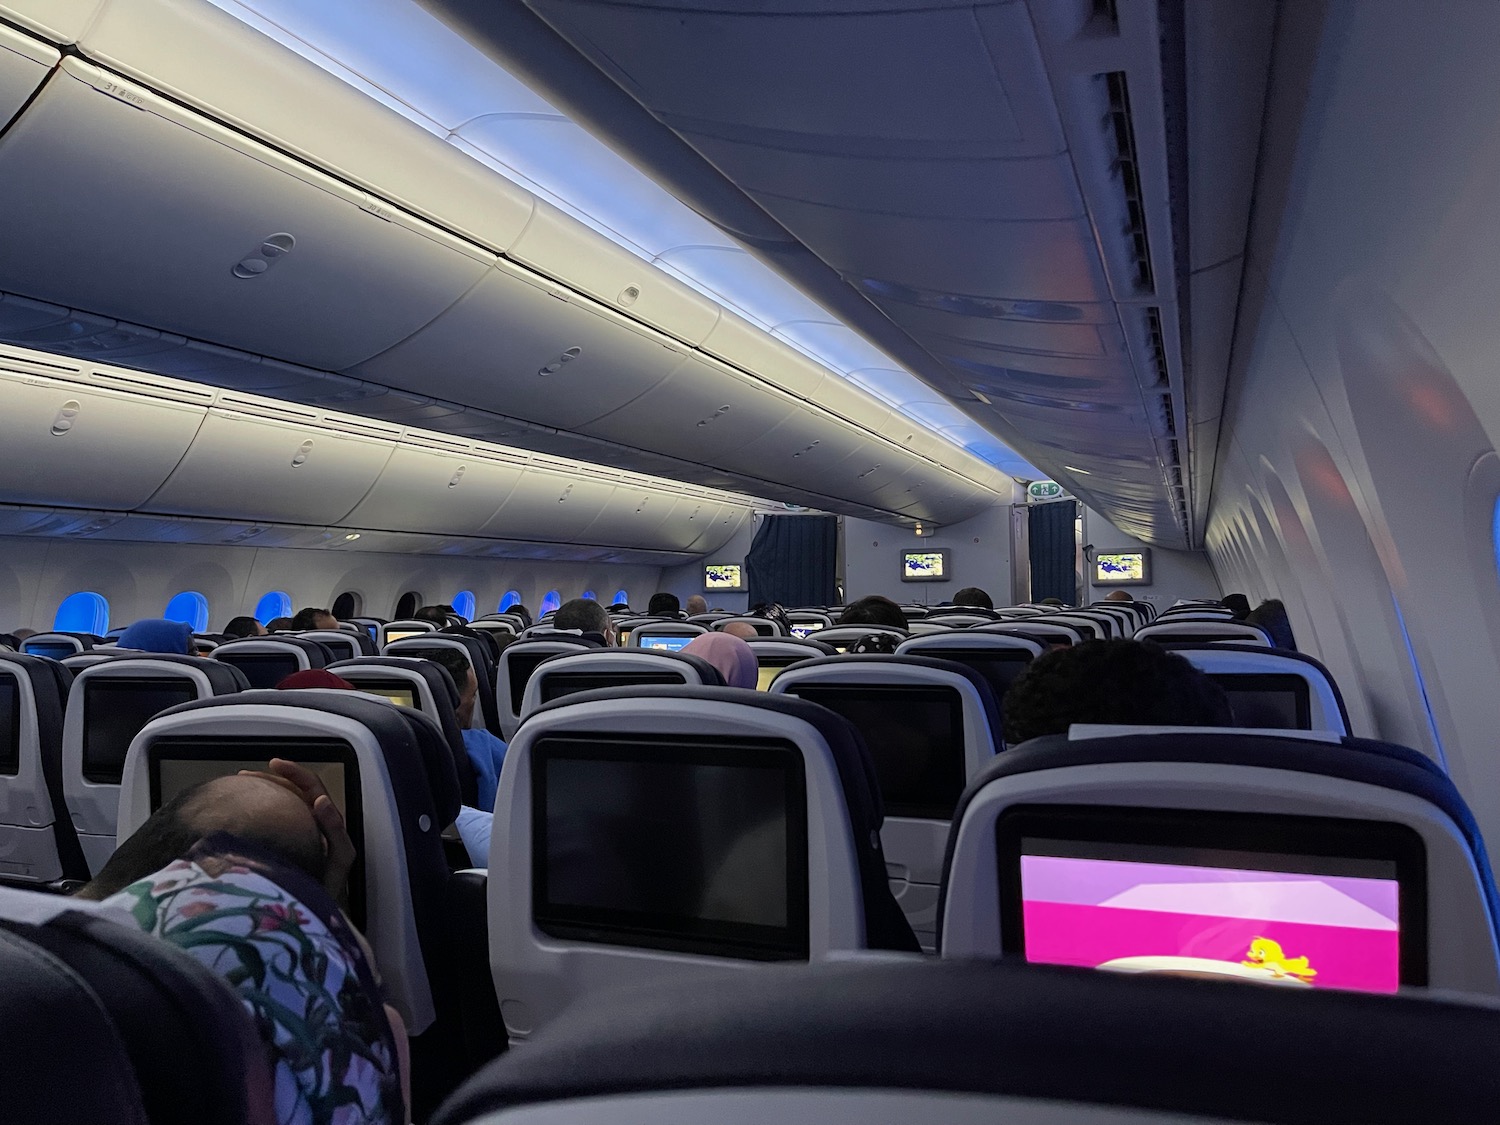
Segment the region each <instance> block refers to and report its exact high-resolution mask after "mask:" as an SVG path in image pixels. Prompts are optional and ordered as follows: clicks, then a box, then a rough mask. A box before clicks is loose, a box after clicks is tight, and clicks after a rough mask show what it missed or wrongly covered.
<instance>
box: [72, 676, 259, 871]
mask: <svg viewBox="0 0 1500 1125" xmlns="http://www.w3.org/2000/svg"><path fill="white" fill-rule="evenodd" d="M249 687H250V685H249V683H248V682H246V680H245V676H244V673H242V672H241V671H240V670H239V669H238V668H236V667H234V666H233V665H230V664H221V663H219V662H218V661H215V660H202V659H199V658H198V657H196V656H176V655H170V654H166V653H136V654H132V655H129V656H124V657H117V658H116V659H114V660H107V661H105V662H104V663H102V664H97V665H94V666H92V667H89V668H85V669H83V670H82V671H81V672H79V673H78V675H77V676H76V677H75V678H74V680H73V686H72V688H71V690H70V691H69V692H68V705H67V711H66V714H65V717H64V719H63V742H62V768H63V792H64V794H65V796H66V799H67V803H68V811H69V813H71V814H72V818H73V825H74V827H75V828H76V829H77V831H78V842H79V845H80V846H81V847H82V848H83V855H84V859H85V860H86V861H87V862H88V868H89V873H90V874H91V875H97V874H99V871H100V869H101V868H102V867H103V866H104V864H105V863H106V862H107V861H108V859H109V857H110V855H111V854H112V853H113V852H114V850H115V836H116V831H117V827H118V826H117V824H116V816H117V814H118V812H119V807H120V779H121V776H122V775H123V773H124V770H125V755H126V752H127V751H129V749H130V744H131V742H132V741H133V740H134V739H135V736H136V735H138V734H140V732H141V729H142V728H143V727H144V726H145V725H146V723H147V722H149V721H150V720H151V718H152V717H153V716H155V715H157V714H159V713H160V712H162V711H165V710H166V709H167V708H169V707H175V706H177V705H178V704H179V703H187V702H189V701H191V700H194V699H211V698H213V697H214V696H216V695H232V694H234V693H235V692H240V691H246V690H248V689H249Z"/></svg>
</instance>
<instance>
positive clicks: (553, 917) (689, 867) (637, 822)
mask: <svg viewBox="0 0 1500 1125" xmlns="http://www.w3.org/2000/svg"><path fill="white" fill-rule="evenodd" d="M532 776H533V807H532V816H533V824H532V831H533V848H534V865H533V911H534V914H535V916H536V923H537V925H538V927H539V928H541V929H542V930H543V931H544V932H546V933H549V934H553V935H554V936H559V937H571V938H577V939H579V940H584V941H597V942H606V943H609V944H613V945H633V946H641V947H644V948H650V949H672V950H680V951H688V952H700V953H708V954H712V955H717V956H726V957H739V958H750V959H755V960H794V959H805V958H806V957H807V814H806V797H805V787H804V780H803V772H802V758H801V755H800V754H798V753H797V752H796V751H795V750H794V749H793V748H791V747H790V746H787V745H786V744H784V743H770V742H756V743H754V744H750V743H743V744H736V743H733V742H728V743H726V742H722V741H719V742H716V743H715V744H714V745H711V746H709V745H703V744H701V743H697V742H696V741H695V742H693V743H687V742H664V741H661V740H650V741H641V742H635V741H630V740H625V739H608V738H597V737H590V738H587V739H583V738H579V739H562V738H559V739H549V740H546V741H544V742H543V743H541V744H540V745H539V746H538V747H537V748H536V750H535V751H534V756H533V775H532Z"/></svg>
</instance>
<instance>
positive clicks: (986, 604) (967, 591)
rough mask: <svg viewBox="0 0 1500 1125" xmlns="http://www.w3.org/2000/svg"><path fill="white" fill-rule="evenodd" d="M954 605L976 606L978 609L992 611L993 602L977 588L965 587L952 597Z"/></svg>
mask: <svg viewBox="0 0 1500 1125" xmlns="http://www.w3.org/2000/svg"><path fill="white" fill-rule="evenodd" d="M953 604H954V605H977V606H978V607H979V608H980V609H994V608H995V602H994V599H993V598H991V597H990V596H989V595H988V594H986V593H985V592H984V591H983V590H981V589H980V588H979V587H978V586H965V587H964V588H963V589H962V590H960V591H959V592H958V593H956V594H954V595H953Z"/></svg>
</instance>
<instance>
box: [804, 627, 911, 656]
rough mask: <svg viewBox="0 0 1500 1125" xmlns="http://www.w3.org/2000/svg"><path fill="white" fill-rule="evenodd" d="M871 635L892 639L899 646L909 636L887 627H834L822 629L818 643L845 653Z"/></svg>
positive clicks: (904, 631) (902, 630) (901, 630)
mask: <svg viewBox="0 0 1500 1125" xmlns="http://www.w3.org/2000/svg"><path fill="white" fill-rule="evenodd" d="M871 633H878V634H880V635H882V636H887V637H891V638H892V639H894V640H895V641H896V643H898V644H899V643H900V642H902V641H904V640H906V638H907V635H908V634H907V632H906V630H905V629H892V628H890V627H889V626H886V625H834V626H833V627H831V628H828V629H820V630H819V631H818V641H819V642H820V643H821V644H825V645H831V646H832V647H833V648H835V649H837V650H838V651H839V652H844V651H846V650H847V649H848V648H849V646H850V645H852V644H854V642H855V641H858V640H860V639H861V638H863V637H868V636H869V635H870V634H871Z"/></svg>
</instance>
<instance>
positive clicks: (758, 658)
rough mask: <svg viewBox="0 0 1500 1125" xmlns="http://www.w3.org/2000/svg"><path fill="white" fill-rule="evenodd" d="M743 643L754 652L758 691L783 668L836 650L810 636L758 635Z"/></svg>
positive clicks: (767, 686) (830, 654) (764, 688)
mask: <svg viewBox="0 0 1500 1125" xmlns="http://www.w3.org/2000/svg"><path fill="white" fill-rule="evenodd" d="M745 643H746V644H748V645H749V646H750V651H751V652H753V653H755V663H756V665H757V667H758V668H759V669H760V680H759V682H757V683H756V685H755V686H756V688H757V689H758V690H760V691H765V690H766V689H767V688H769V687H770V686H771V681H772V680H774V679H775V678H776V677H777V675H778V674H780V672H781V670H782V669H783V668H790V667H791V666H792V665H793V664H800V663H802V661H804V660H812V659H813V658H815V657H818V656H832V655H833V654H834V653H836V652H837V651H838V650H837V649H835V648H834V647H833V646H832V645H825V644H824V643H823V642H822V641H816V640H813V639H811V638H807V639H802V638H799V637H758V638H756V639H755V640H753V641H746V642H745Z"/></svg>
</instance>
